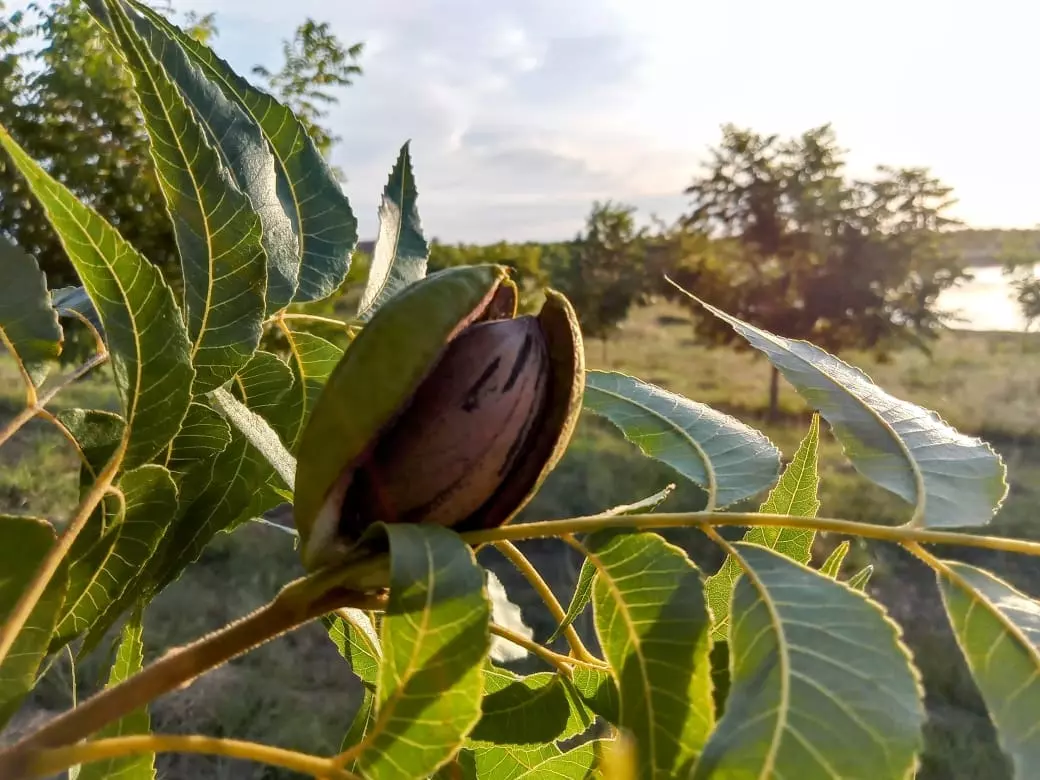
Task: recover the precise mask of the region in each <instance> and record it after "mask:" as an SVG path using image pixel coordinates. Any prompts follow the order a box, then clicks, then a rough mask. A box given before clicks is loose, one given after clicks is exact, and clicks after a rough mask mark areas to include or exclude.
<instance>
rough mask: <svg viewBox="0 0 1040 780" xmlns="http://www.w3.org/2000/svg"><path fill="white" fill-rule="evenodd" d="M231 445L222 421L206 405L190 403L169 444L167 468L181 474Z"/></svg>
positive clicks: (226, 428)
mask: <svg viewBox="0 0 1040 780" xmlns="http://www.w3.org/2000/svg"><path fill="white" fill-rule="evenodd" d="M230 443H231V429H230V428H228V424H227V423H226V422H225V421H224V418H223V417H221V416H220V414H218V413H217V412H215V411H213V410H212V409H210V408H209V407H208V406H206V405H204V404H200V403H192V405H191V406H190V407H188V414H187V415H186V416H185V417H184V423H183V425H181V430H180V432H179V433H178V434H177V435H176V436H175V437H174V439H173V441H172V442H171V443H170V450H169V452H168V454H167V458H166V466H167V468H169V469H170V471H172V472H174V473H175V474H183V473H184V472H186V471H187V470H188V469H190V468H192V467H193V466H194V465H195V464H196V463H198V462H199V461H203V460H207V459H208V458H214V457H216V456H217V455H219V454H220V453H222V452H223V451H224V448H225V447H227V446H228V444H230Z"/></svg>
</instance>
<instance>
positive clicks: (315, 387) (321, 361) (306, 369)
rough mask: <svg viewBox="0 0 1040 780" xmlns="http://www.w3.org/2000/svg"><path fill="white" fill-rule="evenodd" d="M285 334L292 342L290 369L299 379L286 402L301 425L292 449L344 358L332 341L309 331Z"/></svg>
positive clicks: (294, 438) (286, 330) (295, 434)
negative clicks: (323, 389)
mask: <svg viewBox="0 0 1040 780" xmlns="http://www.w3.org/2000/svg"><path fill="white" fill-rule="evenodd" d="M283 333H284V334H285V338H286V340H287V341H288V342H289V368H291V369H292V373H293V377H294V379H295V380H296V381H295V382H294V383H293V386H292V390H291V391H290V394H289V395H287V397H286V398H285V401H284V403H286V404H288V405H290V408H292V409H294V410H296V411H297V412H298V416H297V421H298V422H297V424H296V429H295V432H294V434H293V437H292V441H291V444H292V446H290V449H292V448H293V446H295V443H296V442H297V441H299V437H300V435H301V434H302V433H303V427H304V425H305V423H306V422H307V418H308V416H309V415H310V413H311V411H313V409H314V404H315V403H317V400H318V395H319V394H320V393H321V388H322V387H324V386H325V382H326V380H327V379H328V378H329V374H331V373H332V369H334V368H335V367H336V364H337V363H339V360H340V358H341V357H343V350H342V349H340V348H339V347H337V346H336V345H335V344H333V343H332V342H331V341H327V340H325V339H323V338H322V337H321V336H315V335H314V334H313V333H308V332H307V331H302V330H290V329H288V328H286V329H285V330H284V331H283Z"/></svg>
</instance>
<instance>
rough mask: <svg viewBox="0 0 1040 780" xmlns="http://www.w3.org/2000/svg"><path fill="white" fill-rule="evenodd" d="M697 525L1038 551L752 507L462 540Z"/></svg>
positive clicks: (1011, 542) (601, 518)
mask: <svg viewBox="0 0 1040 780" xmlns="http://www.w3.org/2000/svg"><path fill="white" fill-rule="evenodd" d="M699 525H710V526H731V525H738V526H752V527H773V528H775V527H785V528H808V529H813V530H817V531H828V532H832V533H838V534H847V535H849V536H861V537H864V538H866V539H880V540H881V541H886V542H895V543H896V544H903V543H906V542H918V543H920V544H948V545H956V546H959V547H976V548H981V549H985V550H999V551H1001V552H1011V553H1021V554H1022V555H1034V556H1040V542H1030V541H1027V540H1025V539H1010V538H1005V537H1000V536H976V535H975V534H967V533H960V532H957V531H932V530H929V529H926V528H910V527H908V526H905V525H901V526H886V525H873V524H871V523H857V522H854V521H852V520H836V519H833V518H829V517H792V516H790V515H773V514H759V513H757V512H672V513H668V512H661V513H659V514H656V513H655V514H639V515H617V516H610V515H589V516H587V517H572V518H569V519H566V520H543V521H541V522H536V523H520V524H517V525H505V526H502V527H500V528H492V529H489V530H484V531H470V532H468V533H464V534H462V538H463V539H464V540H465V541H466V543H467V544H471V545H478V544H494V543H496V542H502V541H514V542H515V541H518V540H521V539H543V538H547V537H556V536H563V535H564V534H580V533H591V532H593V531H598V530H600V529H603V528H638V529H642V530H650V529H654V528H687V527H694V526H699Z"/></svg>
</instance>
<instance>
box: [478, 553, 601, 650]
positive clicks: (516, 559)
mask: <svg viewBox="0 0 1040 780" xmlns="http://www.w3.org/2000/svg"><path fill="white" fill-rule="evenodd" d="M495 549H496V550H498V551H499V552H500V553H502V555H504V556H505V557H506V558H508V559H509V562H510V563H512V564H513V565H514V566H515V567H516V568H517V570H518V571H519V572H520V573H521V574H523V575H524V577H525V578H526V579H527V581H528V582H529V583H531V587H532V588H534V589H535V591H536V592H537V593H538V595H539V596H540V597H541V599H542V601H544V602H545V606H546V607H547V608H548V610H549V613H550V614H551V615H552V616H553V620H555V621H556V625H560V624H561V623H562V622H563V621H564V620H565V619H566V617H567V612H566V610H564V608H563V605H562V604H560V602H559V600H558V599H557V598H556V594H554V593H553V592H552V588H550V587H549V584H548V583H547V582H546V581H545V579H544V578H543V577H542V575H541V574H539V573H538V569H536V568H535V567H534V566H533V565H532V564H531V562H530V561H529V560H527V556H526V555H524V554H523V553H522V552H520V551H519V550H518V549H517V548H516V545H514V544H513V543H512V542H496V543H495ZM563 636H564V638H565V639H566V640H567V645H568V646H569V647H570V649H571V655H573V656H574V657H575V658H580V659H582V660H583V661H592V660H593V659H594V658H595V656H593V655H592V653H590V652H589V650H588V648H587V647H585V643H584V642H582V641H581V637H580V636H578V632H577V631H576V630H575V629H574V626H572V625H568V626H567V628H565V629H564V631H563Z"/></svg>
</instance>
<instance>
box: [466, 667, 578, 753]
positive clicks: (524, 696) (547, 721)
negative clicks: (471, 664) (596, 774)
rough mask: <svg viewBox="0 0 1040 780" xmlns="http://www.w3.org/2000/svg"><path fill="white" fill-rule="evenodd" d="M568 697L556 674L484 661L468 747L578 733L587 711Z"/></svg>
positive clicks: (529, 742) (533, 741)
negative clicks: (477, 712)
mask: <svg viewBox="0 0 1040 780" xmlns="http://www.w3.org/2000/svg"><path fill="white" fill-rule="evenodd" d="M576 698H577V697H574V696H571V695H570V692H569V691H568V690H567V685H566V682H565V680H564V678H563V676H562V675H559V674H554V673H550V672H536V673H535V674H531V675H528V676H526V677H521V676H519V675H517V674H514V673H513V672H511V671H509V670H507V669H502V668H500V667H497V666H494V665H493V664H488V665H487V667H486V669H485V673H484V698H483V701H482V703H481V716H480V721H479V722H478V723H477V725H476V726H475V727H474V728H473V731H472V732H470V735H469V740H468V743H467V744H468V745H469V746H470V747H493V746H496V745H497V746H505V745H526V746H531V745H542V744H545V743H548V742H558V741H560V740H565V739H569V738H571V737H573V736H576V735H578V734H581V733H582V732H584V731H585V730H586V729H587V728H588V727H589V726H591V725H592V715H591V714H590V713H589V712H588V711H587V710H586V709H585V707H584V705H582V704H581V703H580V701H577V700H576Z"/></svg>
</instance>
